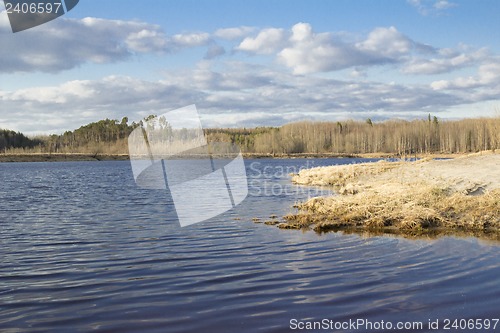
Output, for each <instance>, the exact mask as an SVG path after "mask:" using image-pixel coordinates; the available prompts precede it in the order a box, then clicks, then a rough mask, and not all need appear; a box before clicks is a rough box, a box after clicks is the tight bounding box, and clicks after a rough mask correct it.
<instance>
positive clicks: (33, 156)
mask: <svg viewBox="0 0 500 333" xmlns="http://www.w3.org/2000/svg"><path fill="white" fill-rule="evenodd" d="M466 155H467V154H465V153H456V154H449V153H435V154H416V155H411V156H410V155H407V156H406V158H415V157H416V158H419V159H420V158H456V157H461V156H466ZM402 157H405V156H400V155H398V154H393V153H366V154H337V153H331V154H326V153H298V154H258V153H243V158H246V159H263V158H271V159H296V158H318V159H326V158H402ZM128 160H129V155H128V154H86V153H67V154H64V153H52V154H49V153H28V154H5V153H3V154H2V153H0V163H9V162H78V161H128Z"/></svg>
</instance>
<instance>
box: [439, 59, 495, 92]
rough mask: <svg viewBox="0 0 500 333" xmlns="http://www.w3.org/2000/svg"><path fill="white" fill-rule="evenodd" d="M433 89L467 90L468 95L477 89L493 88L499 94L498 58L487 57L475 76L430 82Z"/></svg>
mask: <svg viewBox="0 0 500 333" xmlns="http://www.w3.org/2000/svg"><path fill="white" fill-rule="evenodd" d="M430 86H431V88H432V89H434V90H438V91H439V90H467V91H466V93H467V95H469V96H472V95H474V94H477V93H478V92H477V90H478V89H489V90H491V89H493V90H495V91H496V92H497V94H499V95H497V97H496V98H498V96H500V59H498V58H497V59H494V58H492V59H489V60H487V61H485V62H484V63H483V64H481V65H480V66H479V67H478V70H477V74H476V75H475V76H468V77H457V78H455V79H452V80H437V81H434V82H432V83H431V84H430Z"/></svg>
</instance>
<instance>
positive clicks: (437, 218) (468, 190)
mask: <svg viewBox="0 0 500 333" xmlns="http://www.w3.org/2000/svg"><path fill="white" fill-rule="evenodd" d="M498 165H500V154H498V153H497V154H495V153H493V152H481V153H476V154H471V155H467V156H461V157H457V158H455V159H451V160H433V159H430V158H426V159H423V160H418V161H415V162H404V161H402V162H387V161H379V162H376V163H361V164H356V165H338V166H329V167H318V168H312V169H306V170H301V171H300V172H299V173H298V174H296V175H293V176H292V182H293V183H295V184H298V185H307V186H330V187H332V188H333V189H335V190H336V192H337V194H336V195H333V196H327V197H316V198H312V199H309V200H308V201H306V202H302V203H298V204H296V205H295V206H294V207H295V208H297V212H296V213H292V214H289V215H286V216H284V217H283V219H282V221H281V223H276V225H277V226H278V227H279V228H281V229H302V230H314V231H316V232H318V233H323V232H328V231H334V232H337V231H343V232H350V231H351V232H357V233H362V232H367V231H371V232H380V233H392V234H401V235H404V236H417V235H418V236H424V235H430V234H433V235H439V234H442V235H446V234H450V233H451V234H453V233H454V232H458V233H464V232H465V233H470V234H471V235H474V236H475V237H477V236H478V235H482V234H484V235H489V237H490V238H491V236H492V235H493V238H495V239H498V238H499V237H500V169H499V168H498Z"/></svg>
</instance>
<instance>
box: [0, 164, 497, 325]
mask: <svg viewBox="0 0 500 333" xmlns="http://www.w3.org/2000/svg"><path fill="white" fill-rule="evenodd" d="M349 161H352V160H349ZM252 162H258V164H255V163H254V164H251V163H252ZM339 162H342V163H345V162H346V160H341V159H340V160H332V159H315V160H302V159H297V160H264V159H263V160H254V161H246V163H247V173H248V175H249V186H250V187H249V190H250V195H249V197H247V199H246V200H245V201H244V202H243V203H242V204H241V205H239V206H238V207H237V208H236V209H234V210H231V211H229V212H227V213H225V214H223V215H221V216H218V217H216V218H213V219H211V220H209V221H206V222H204V223H201V224H195V225H192V226H189V227H186V228H180V227H179V226H178V224H177V222H176V220H175V219H176V216H175V210H174V209H173V206H172V202H171V198H170V197H169V194H168V193H167V192H166V191H161V190H145V189H140V188H137V187H136V186H135V184H134V181H133V178H132V173H131V170H130V164H129V163H128V162H78V163H76V162H75V163H22V164H0V177H1V179H0V187H1V191H0V221H1V222H0V223H1V233H0V256H1V258H2V260H1V262H0V331H2V332H17V331H23V332H47V331H50V332H70V331H71V332H73V331H75V332H84V331H85V332H87V331H106V332H195V331H200V332H234V331H239V332H256V331H261V332H284V331H288V330H289V321H290V319H292V318H296V319H299V320H306V319H307V320H321V319H323V318H328V319H332V320H338V321H343V320H349V319H356V318H365V319H368V320H372V321H376V320H385V321H400V320H413V321H417V320H420V321H423V322H426V323H427V321H428V319H437V318H440V319H443V318H495V317H497V316H498V308H499V307H500V299H499V298H498V295H499V294H500V284H499V283H498V276H499V275H500V259H499V258H500V257H499V254H500V247H499V246H498V243H486V242H484V241H480V240H478V239H476V238H471V237H464V238H455V237H443V238H438V239H431V238H429V239H417V240H409V239H404V238H401V237H395V236H387V235H358V234H347V233H328V234H323V235H318V234H315V233H314V232H305V233H303V232H300V231H289V230H280V229H277V228H273V227H269V226H266V225H263V224H255V223H252V222H251V219H252V218H253V217H259V218H261V219H262V220H265V219H268V218H269V216H270V215H272V214H276V215H279V216H281V215H284V214H286V213H288V212H289V211H291V210H292V209H291V205H292V204H293V202H294V201H299V200H303V199H304V198H307V197H308V196H311V195H317V194H320V191H324V190H323V189H313V188H311V189H308V188H302V187H298V186H295V185H292V184H290V182H289V180H288V179H287V176H286V174H287V170H286V167H288V168H289V169H290V168H294V167H295V168H300V167H301V166H304V165H306V164H309V165H308V166H318V165H327V164H332V163H339ZM311 164H314V165H311ZM280 168H282V169H284V170H285V172H281V173H279V172H278V171H279V169H280ZM291 172H293V171H291ZM273 190H274V193H273V192H269V191H273ZM259 191H260V192H259ZM266 191H267V192H266ZM266 193H271V195H267V194H266Z"/></svg>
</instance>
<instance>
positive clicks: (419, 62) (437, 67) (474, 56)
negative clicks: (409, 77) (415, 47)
mask: <svg viewBox="0 0 500 333" xmlns="http://www.w3.org/2000/svg"><path fill="white" fill-rule="evenodd" d="M437 55H438V57H433V58H422V57H414V58H412V59H411V60H409V61H408V62H407V63H406V64H405V65H404V66H403V67H402V69H401V72H403V73H405V74H442V73H448V72H451V71H454V70H457V69H460V68H464V67H469V66H473V65H476V64H478V63H480V62H482V61H484V60H485V59H487V58H488V57H489V56H490V54H489V51H488V49H486V48H481V49H479V50H470V51H469V50H467V51H461V52H460V51H457V50H453V49H449V48H447V49H442V50H439V51H438V52H437Z"/></svg>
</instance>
